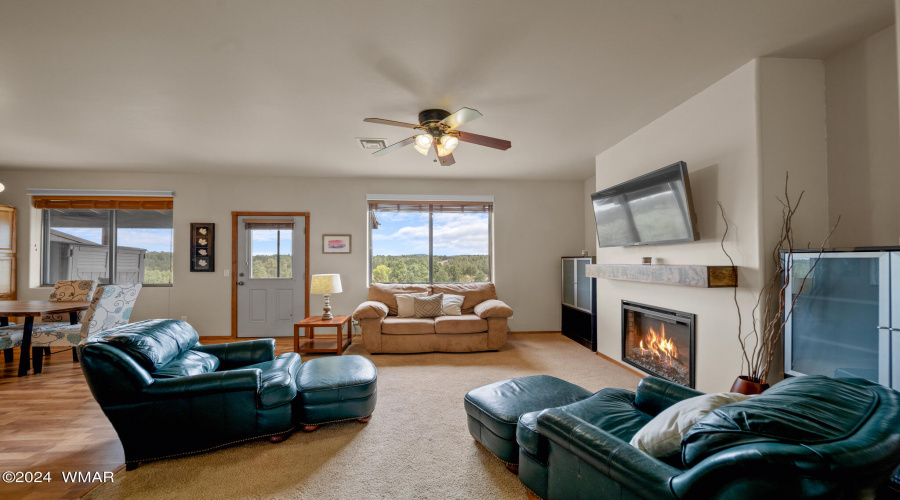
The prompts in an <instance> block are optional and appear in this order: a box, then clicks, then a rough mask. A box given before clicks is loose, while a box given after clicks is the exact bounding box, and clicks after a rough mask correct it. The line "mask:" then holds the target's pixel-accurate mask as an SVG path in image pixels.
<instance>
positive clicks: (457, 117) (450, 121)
mask: <svg viewBox="0 0 900 500" xmlns="http://www.w3.org/2000/svg"><path fill="white" fill-rule="evenodd" d="M482 116H484V115H482V114H481V113H479V112H478V111H476V110H474V109H472V108H462V109H460V110H459V111H457V112H456V113H453V114H452V115H450V116H448V117H447V118H444V119H443V120H441V125H446V126H448V127H450V128H449V130H453V129H455V128H456V127H459V126H460V125H463V124H465V123H469V122H470V121H472V120H477V119H479V118H481V117H482Z"/></svg>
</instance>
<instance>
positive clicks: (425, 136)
mask: <svg viewBox="0 0 900 500" xmlns="http://www.w3.org/2000/svg"><path fill="white" fill-rule="evenodd" d="M482 116H483V115H482V114H481V113H479V112H478V111H476V110H474V109H471V108H462V109H460V110H459V111H457V112H456V113H453V114H450V113H449V112H447V111H444V110H443V109H426V110H425V111H422V112H421V113H419V124H418V125H413V124H412V123H404V122H397V121H394V120H385V119H383V118H366V119H365V120H363V121H364V122H369V123H380V124H382V125H393V126H395V127H404V128H412V129H417V130H421V131H422V132H423V133H421V134H419V135H414V136H412V137H408V138H406V139H403V140H402V141H400V142H398V143H395V144H391V145H390V146H388V147H386V148H384V149H379V150H378V151H375V152H374V153H372V154H374V155H375V156H382V155H386V154H388V153H390V152H391V151H394V150H397V149H400V148H402V147H404V146H409V145H410V144H413V149H415V150H416V151H418V152H419V153H422V154H423V155H426V156H427V155H428V152H429V151H430V149H429V148H434V152H435V153H437V157H438V160H439V161H440V162H441V165H453V164H454V163H456V160H454V159H453V150H454V149H456V146H457V145H458V144H459V141H463V142H471V143H472V144H478V145H479V146H487V147H489V148H494V149H501V150H503V151H506V150H507V149H509V148H510V147H512V143H511V142H509V141H505V140H503V139H495V138H493V137H487V136H485V135H478V134H472V133H470V132H463V131H461V130H456V128H457V127H459V126H460V125H463V124H466V123H469V122H470V121H472V120H476V119H478V118H481V117H482Z"/></svg>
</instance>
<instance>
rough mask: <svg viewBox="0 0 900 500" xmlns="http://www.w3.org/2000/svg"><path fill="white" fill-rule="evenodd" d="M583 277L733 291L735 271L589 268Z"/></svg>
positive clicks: (722, 268) (626, 266)
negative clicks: (731, 289) (729, 289)
mask: <svg viewBox="0 0 900 500" xmlns="http://www.w3.org/2000/svg"><path fill="white" fill-rule="evenodd" d="M585 274H586V275H587V277H588V278H603V279H608V280H622V281H637V282H640V283H658V284H661V285H682V286H693V287H699V288H734V287H736V286H737V282H738V278H737V268H736V267H731V266H667V265H642V264H590V265H588V266H586V268H585Z"/></svg>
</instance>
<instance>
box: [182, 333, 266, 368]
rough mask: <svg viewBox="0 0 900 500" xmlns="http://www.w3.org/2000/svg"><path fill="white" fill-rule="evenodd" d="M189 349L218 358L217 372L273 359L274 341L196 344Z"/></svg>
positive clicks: (258, 340) (259, 340)
mask: <svg viewBox="0 0 900 500" xmlns="http://www.w3.org/2000/svg"><path fill="white" fill-rule="evenodd" d="M191 349H192V350H194V351H200V352H205V353H207V354H212V355H213V356H215V357H217V358H219V371H225V370H231V369H233V368H240V367H242V366H247V365H253V364H256V363H262V362H263V361H272V360H273V359H275V339H257V340H245V341H243V342H229V343H227V344H210V345H200V344H197V345H195V346H194V347H192V348H191Z"/></svg>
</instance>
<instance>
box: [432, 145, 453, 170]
mask: <svg viewBox="0 0 900 500" xmlns="http://www.w3.org/2000/svg"><path fill="white" fill-rule="evenodd" d="M432 145H433V146H434V152H435V154H437V159H438V161H439V162H441V166H444V167H448V166H450V165H453V164H454V163H456V159H454V158H453V153H446V154H444V156H441V149H442V147H441V146H439V145H438V142H437V141H434V142H433V143H432Z"/></svg>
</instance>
